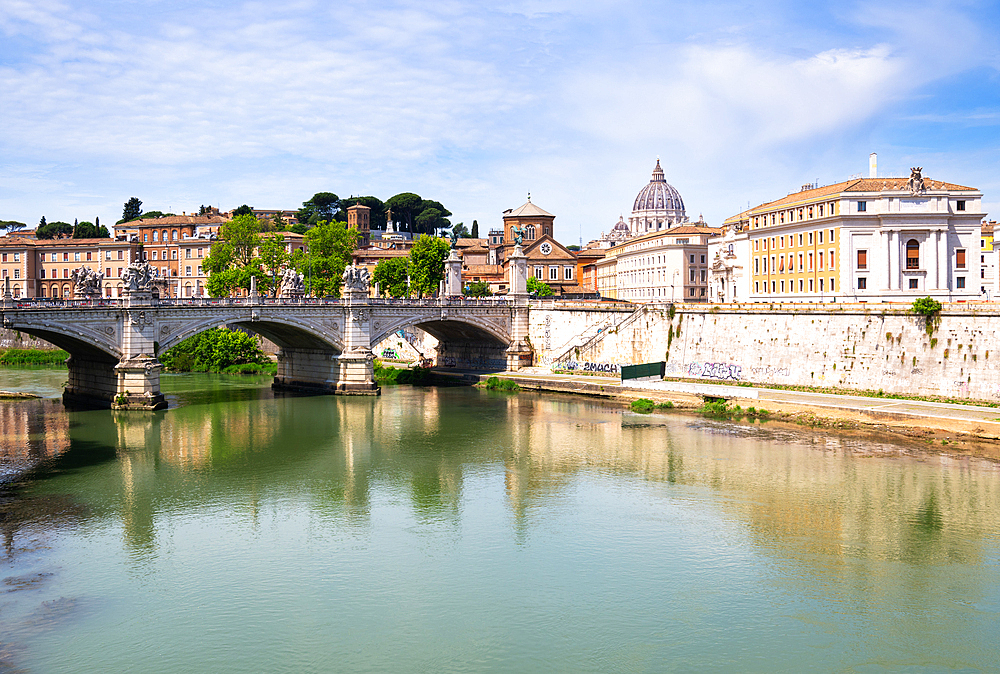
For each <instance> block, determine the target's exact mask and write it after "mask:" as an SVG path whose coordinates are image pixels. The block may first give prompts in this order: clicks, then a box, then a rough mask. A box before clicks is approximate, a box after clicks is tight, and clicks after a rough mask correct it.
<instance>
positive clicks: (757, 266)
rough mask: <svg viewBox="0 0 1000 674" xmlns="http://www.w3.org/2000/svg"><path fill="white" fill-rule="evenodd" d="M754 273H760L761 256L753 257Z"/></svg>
mask: <svg viewBox="0 0 1000 674" xmlns="http://www.w3.org/2000/svg"><path fill="white" fill-rule="evenodd" d="M753 273H754V274H759V273H760V258H759V257H755V258H754V259H753Z"/></svg>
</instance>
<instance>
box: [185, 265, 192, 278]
mask: <svg viewBox="0 0 1000 674" xmlns="http://www.w3.org/2000/svg"><path fill="white" fill-rule="evenodd" d="M184 275H185V276H190V275H191V265H188V266H186V267H184Z"/></svg>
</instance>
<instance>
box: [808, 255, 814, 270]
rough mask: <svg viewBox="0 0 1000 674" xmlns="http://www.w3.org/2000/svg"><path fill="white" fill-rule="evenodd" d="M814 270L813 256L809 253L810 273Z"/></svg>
mask: <svg viewBox="0 0 1000 674" xmlns="http://www.w3.org/2000/svg"><path fill="white" fill-rule="evenodd" d="M812 270H813V254H812V253H809V271H812Z"/></svg>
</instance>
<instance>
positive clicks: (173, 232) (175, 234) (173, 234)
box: [170, 229, 177, 241]
mask: <svg viewBox="0 0 1000 674" xmlns="http://www.w3.org/2000/svg"><path fill="white" fill-rule="evenodd" d="M170 239H171V241H176V240H177V230H176V229H175V230H173V231H171V232H170Z"/></svg>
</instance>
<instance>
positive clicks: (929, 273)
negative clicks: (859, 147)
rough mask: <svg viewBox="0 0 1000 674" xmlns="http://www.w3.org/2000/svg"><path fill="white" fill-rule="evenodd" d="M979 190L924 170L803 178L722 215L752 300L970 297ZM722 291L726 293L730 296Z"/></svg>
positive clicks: (976, 289)
mask: <svg viewBox="0 0 1000 674" xmlns="http://www.w3.org/2000/svg"><path fill="white" fill-rule="evenodd" d="M982 196H983V195H982V192H980V191H979V190H977V189H975V188H973V187H965V186H962V185H957V184H954V183H948V182H943V181H940V180H931V179H930V178H924V177H923V175H922V172H921V170H920V169H919V168H914V169H913V171H912V175H911V176H910V178H909V179H907V178H878V177H872V176H870V177H868V178H853V179H851V180H847V181H844V182H841V183H836V184H834V185H826V186H822V187H820V186H816V185H805V186H803V188H802V189H801V190H800V191H798V192H794V193H792V194H789V195H788V196H786V197H783V198H781V199H778V200H776V201H771V202H768V203H765V204H762V205H760V206H757V207H756V208H752V209H750V210H748V211H744V212H743V213H740V214H739V215H736V216H733V217H731V218H729V219H728V220H727V221H726V225H727V226H731V227H733V228H735V230H736V231H738V232H740V234H739V235H738V236H737V237H736V239H737V243H739V240H740V239H745V241H746V244H745V248H743V247H742V246H739V245H737V247H736V250H737V252H738V251H739V250H741V249H742V250H746V252H745V253H744V254H743V255H744V266H745V268H746V269H747V272H746V273H745V274H744V275H743V283H744V284H745V287H746V290H745V292H744V293H739V292H737V293H736V297H737V298H738V299H741V298H747V297H749V299H750V301H752V302H774V301H780V302H912V301H913V299H915V298H917V297H922V296H926V295H930V296H931V297H934V298H935V299H937V300H939V301H945V302H947V301H952V302H956V301H957V302H966V301H971V300H976V299H978V297H979V294H980V285H981V284H980V278H979V277H980V275H981V271H980V258H979V249H980V236H981V224H980V222H981V220H982V218H983V216H984V215H985V214H984V213H983V212H982V208H981V205H982ZM726 301H728V299H727V300H726Z"/></svg>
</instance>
